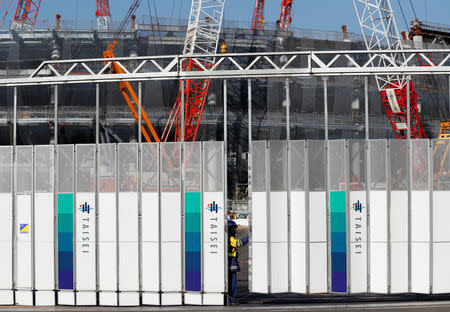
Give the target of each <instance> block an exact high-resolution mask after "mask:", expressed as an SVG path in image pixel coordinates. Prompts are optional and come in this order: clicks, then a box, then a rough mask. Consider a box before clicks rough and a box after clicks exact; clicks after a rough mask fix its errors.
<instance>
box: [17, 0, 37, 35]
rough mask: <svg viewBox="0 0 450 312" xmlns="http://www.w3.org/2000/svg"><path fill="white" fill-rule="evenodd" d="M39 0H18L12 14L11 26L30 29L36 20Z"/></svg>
mask: <svg viewBox="0 0 450 312" xmlns="http://www.w3.org/2000/svg"><path fill="white" fill-rule="evenodd" d="M40 6H41V0H19V3H18V4H17V9H16V14H15V15H14V22H13V28H18V29H22V28H27V29H32V28H33V27H34V23H35V22H36V18H37V14H38V12H39V7H40Z"/></svg>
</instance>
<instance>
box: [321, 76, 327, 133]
mask: <svg viewBox="0 0 450 312" xmlns="http://www.w3.org/2000/svg"><path fill="white" fill-rule="evenodd" d="M322 80H323V115H324V123H325V125H324V126H325V141H328V77H324V78H322Z"/></svg>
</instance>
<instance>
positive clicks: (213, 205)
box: [206, 201, 222, 213]
mask: <svg viewBox="0 0 450 312" xmlns="http://www.w3.org/2000/svg"><path fill="white" fill-rule="evenodd" d="M221 209H222V207H219V205H218V204H217V203H216V202H215V201H213V202H212V203H210V204H208V206H206V210H208V211H209V212H215V213H218V212H219V210H221Z"/></svg>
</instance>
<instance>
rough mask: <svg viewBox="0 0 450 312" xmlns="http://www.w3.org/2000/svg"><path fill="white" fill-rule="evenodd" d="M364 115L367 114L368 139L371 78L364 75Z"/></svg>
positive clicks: (367, 135) (368, 134) (367, 130)
mask: <svg viewBox="0 0 450 312" xmlns="http://www.w3.org/2000/svg"><path fill="white" fill-rule="evenodd" d="M364 116H365V126H366V140H369V136H370V133H369V130H370V126H369V78H368V77H367V76H366V77H364Z"/></svg>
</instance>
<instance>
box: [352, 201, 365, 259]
mask: <svg viewBox="0 0 450 312" xmlns="http://www.w3.org/2000/svg"><path fill="white" fill-rule="evenodd" d="M364 208H366V207H364V206H363V205H362V203H361V202H360V201H359V200H358V201H356V202H354V203H353V205H352V210H353V211H354V212H355V213H356V215H355V216H354V220H353V221H354V228H353V231H354V235H355V242H356V244H355V253H356V254H357V255H361V254H362V253H363V244H362V240H363V232H362V227H363V217H364V215H363V213H362V212H363V209H364Z"/></svg>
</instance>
